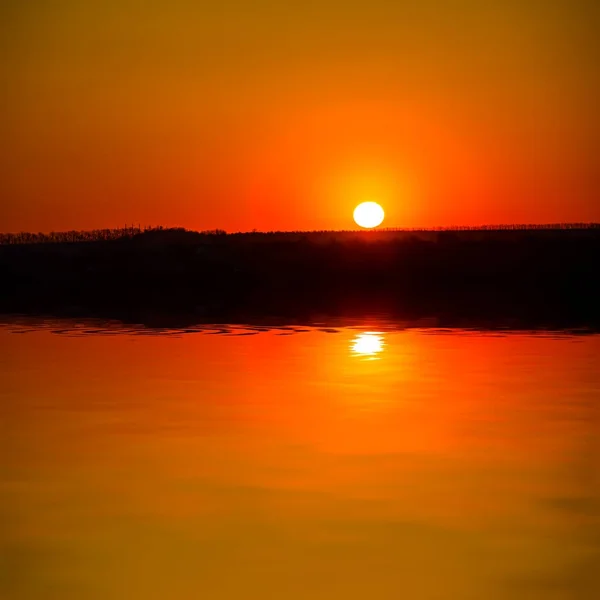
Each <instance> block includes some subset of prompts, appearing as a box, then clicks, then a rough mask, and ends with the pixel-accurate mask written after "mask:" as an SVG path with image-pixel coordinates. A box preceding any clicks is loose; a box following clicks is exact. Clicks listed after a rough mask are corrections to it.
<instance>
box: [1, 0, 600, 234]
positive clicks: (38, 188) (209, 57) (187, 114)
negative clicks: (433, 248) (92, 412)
mask: <svg viewBox="0 0 600 600" xmlns="http://www.w3.org/2000/svg"><path fill="white" fill-rule="evenodd" d="M599 6H600V5H598V4H597V3H594V2H590V1H589V0H552V1H548V0H488V1H486V0H420V1H419V2H413V1H411V2H404V1H397V2H387V1H384V0H372V1H371V2H368V3H366V2H357V1H354V0H323V1H322V2H318V3H317V2H315V3H307V2H306V1H303V2H299V1H296V0H292V1H290V2H285V3H281V2H272V1H266V0H254V1H253V2H249V1H247V0H237V1H236V0H223V1H222V2H219V3H207V2H197V1H192V0H172V1H171V2H158V1H157V0H146V1H142V0H105V1H103V2H100V1H99V0H91V1H88V2H80V1H79V0H44V1H41V0H30V1H28V2H26V3H23V2H17V0H6V2H3V3H2V6H1V7H0V17H1V18H0V22H1V25H0V33H1V39H2V48H3V51H2V53H1V54H0V74H1V76H2V80H3V82H4V84H5V85H4V86H3V87H4V89H5V93H4V97H3V102H2V108H3V110H2V113H1V114H2V117H0V124H1V128H0V131H1V136H2V140H3V143H2V144H1V145H0V159H1V160H0V202H1V204H0V230H1V231H18V230H34V231H37V230H41V231H49V230H64V229H89V228H98V227H113V226H122V225H124V224H125V223H129V224H131V223H136V224H137V223H140V224H142V225H159V224H160V225H165V226H173V225H181V226H185V227H189V228H194V229H212V228H217V227H218V228H222V229H225V230H227V231H238V230H249V229H254V228H256V229H259V230H269V229H282V230H286V229H343V228H352V227H354V223H353V221H352V210H353V208H354V206H355V205H356V204H358V203H359V202H362V201H366V200H374V201H377V202H379V203H381V204H382V205H383V207H384V208H385V211H386V221H385V223H384V225H387V226H393V227H414V226H436V225H458V224H467V225H475V224H480V223H498V222H556V221H600V201H599V199H598V191H597V189H598V185H597V184H598V167H599V165H598V153H597V147H598V141H599V139H600V124H599V120H598V117H597V106H598V105H600V97H599V96H600V94H599V88H600V85H599V84H598V78H597V67H596V56H597V55H598V50H599V48H598V45H599V44H598V41H597V39H596V38H597V36H596V32H597V31H598V28H599V26H600V8H599Z"/></svg>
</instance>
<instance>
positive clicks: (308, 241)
mask: <svg viewBox="0 0 600 600" xmlns="http://www.w3.org/2000/svg"><path fill="white" fill-rule="evenodd" d="M90 242H92V243H90ZM90 242H88V241H82V242H76V241H71V240H70V239H69V238H67V239H65V240H64V243H49V244H45V243H30V244H18V243H12V244H7V245H3V246H0V281H1V282H2V287H1V290H0V311H4V312H25V313H27V312H28V313H35V312H37V313H40V312H41V313H43V312H51V313H61V314H64V313H65V312H67V313H69V312H71V313H72V312H75V313H81V314H89V315H95V316H115V317H117V316H118V315H121V314H132V311H133V313H135V314H142V313H146V312H149V313H152V314H175V315H184V314H185V315H204V316H205V317H206V315H212V316H213V317H214V318H215V319H216V320H219V319H221V318H224V317H223V315H232V314H238V313H240V312H242V313H245V314H265V315H280V314H289V315H294V314H305V313H307V312H308V313H310V312H323V313H329V314H331V313H340V312H345V311H354V312H364V311H367V312H368V311H372V310H377V311H386V312H394V313H396V314H400V315H401V316H403V317H410V318H421V317H427V316H437V317H440V316H441V317H442V318H443V317H444V316H445V317H447V318H450V319H454V321H456V320H457V319H458V320H460V319H463V318H465V319H469V318H490V319H495V318H502V319H509V320H510V319H521V320H525V322H527V323H531V324H532V325H533V324H535V323H550V322H556V323H558V322H561V323H569V324H571V325H573V326H575V325H583V324H588V323H592V322H593V323H596V324H598V323H599V322H600V295H599V283H598V279H599V278H598V271H599V269H598V259H597V257H598V256H600V227H598V226H583V227H575V226H568V227H567V226H565V227H548V226H544V227H540V228H536V227H527V228H520V227H517V228H513V229H510V228H506V229H501V228H498V227H495V228H489V229H483V228H479V229H459V228H455V229H450V230H437V231H433V230H429V231H419V230H413V231H393V230H379V231H349V232H308V233H307V232H289V233H284V232H272V233H260V232H250V233H243V234H225V233H224V232H222V231H219V230H217V231H212V232H202V233H198V232H191V231H186V230H184V229H163V230H161V229H152V230H147V231H138V232H137V233H135V232H134V233H131V234H126V235H121V236H120V237H119V236H114V237H110V236H108V238H107V239H95V240H94V239H92V240H90ZM190 318H192V317H190Z"/></svg>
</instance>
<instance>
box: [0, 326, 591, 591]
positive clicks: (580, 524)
mask: <svg viewBox="0 0 600 600" xmlns="http://www.w3.org/2000/svg"><path fill="white" fill-rule="evenodd" d="M599 356H600V337H598V336H596V335H586V336H584V335H577V336H574V335H569V334H568V333H561V332H546V333H543V334H528V333H523V332H521V333H510V332H507V333H502V334H500V333H499V332H487V333H485V332H473V331H460V330H454V331H440V330H402V329H400V328H394V327H393V326H391V325H390V324H389V323H378V322H376V321H370V322H365V323H364V324H362V325H361V324H358V323H355V322H353V323H352V324H351V326H344V325H343V323H336V324H335V325H334V326H332V325H331V324H330V323H328V324H325V323H321V324H314V325H313V326H308V327H307V326H300V325H281V326H277V327H275V326H261V325H256V324H255V325H247V326H235V325H227V324H225V325H211V326H208V325H207V326H203V327H202V328H196V329H193V330H189V331H185V330H171V331H156V330H145V329H143V328H123V327H122V326H119V325H118V324H116V323H115V324H113V325H111V326H109V327H106V326H104V325H101V324H92V323H89V322H87V323H84V324H81V323H80V324H75V323H72V322H56V321H54V322H47V323H45V324H40V323H35V324H32V323H25V322H19V323H12V324H8V325H6V326H4V327H2V328H0V382H1V385H0V390H2V391H1V392H0V394H1V395H0V398H1V404H0V407H1V413H0V417H1V419H0V422H1V423H2V439H3V450H2V454H1V458H0V467H1V469H2V474H3V476H2V479H1V482H0V484H1V489H0V498H1V499H0V515H1V518H2V522H3V524H4V525H3V536H2V538H3V550H2V553H3V556H4V564H5V565H8V568H4V567H3V569H4V575H3V578H2V583H0V586H1V587H0V592H1V593H0V596H1V597H2V598H8V599H10V600H13V599H15V600H17V599H18V600H21V599H33V598H36V599H37V598H42V597H43V598H52V599H54V598H56V599H58V598H60V599H61V600H62V599H71V598H73V599H75V598H77V599H79V598H92V599H94V598H98V599H100V598H102V599H104V598H144V599H145V600H146V599H148V598H150V599H154V598H156V599H159V598H161V599H162V598H167V597H169V598H171V597H172V598H197V597H207V598H211V599H214V600H221V599H230V598H248V599H254V598H257V599H258V598H261V599H262V598H265V597H273V598H289V599H293V600H295V599H305V598H311V600H313V599H325V598H327V599H330V598H332V597H340V598H347V599H354V598H356V599H359V598H360V599H363V598H366V597H369V598H377V599H381V600H387V599H390V600H392V599H394V600H396V599H397V598H399V597H408V598H411V599H416V600H429V599H431V598H436V599H441V600H445V599H455V598H460V599H473V600H478V599H481V598H486V599H492V600H497V599H504V598H507V599H508V598H510V599H517V600H520V599H530V598H532V599H538V598H539V599H544V600H545V599H547V598H552V599H560V600H562V599H565V600H567V599H569V600H570V599H572V598H596V597H600V588H599V587H598V578H597V574H596V573H597V565H598V564H599V563H600V370H599V369H598V364H599V363H598V357H599Z"/></svg>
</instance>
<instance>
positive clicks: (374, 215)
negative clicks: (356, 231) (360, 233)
mask: <svg viewBox="0 0 600 600" xmlns="http://www.w3.org/2000/svg"><path fill="white" fill-rule="evenodd" d="M384 217H385V213H384V212H383V208H381V206H380V205H379V204H377V202H363V203H362V204H359V205H358V206H357V207H356V208H355V209H354V221H355V222H356V224H357V225H360V226H361V227H364V228H365V229H371V228H373V227H377V226H378V225H381V224H382V223H383V218H384Z"/></svg>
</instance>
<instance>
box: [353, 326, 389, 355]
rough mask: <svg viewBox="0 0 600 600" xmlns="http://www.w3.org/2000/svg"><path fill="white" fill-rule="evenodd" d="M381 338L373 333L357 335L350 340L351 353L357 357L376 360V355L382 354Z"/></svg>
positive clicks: (367, 332) (382, 343)
mask: <svg viewBox="0 0 600 600" xmlns="http://www.w3.org/2000/svg"><path fill="white" fill-rule="evenodd" d="M383 345H384V342H383V337H382V336H381V335H380V334H379V333H376V332H374V331H366V332H365V333H360V334H358V335H357V336H356V337H355V338H354V339H353V340H352V352H353V354H356V355H359V356H365V357H369V358H376V355H377V354H379V353H380V352H383Z"/></svg>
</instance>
